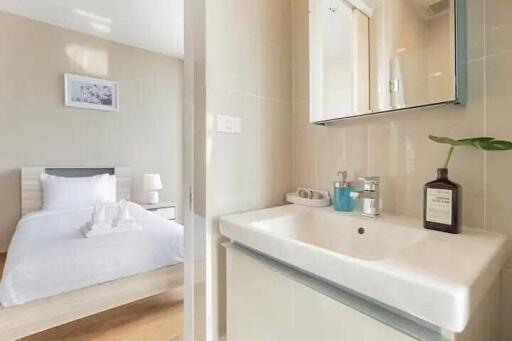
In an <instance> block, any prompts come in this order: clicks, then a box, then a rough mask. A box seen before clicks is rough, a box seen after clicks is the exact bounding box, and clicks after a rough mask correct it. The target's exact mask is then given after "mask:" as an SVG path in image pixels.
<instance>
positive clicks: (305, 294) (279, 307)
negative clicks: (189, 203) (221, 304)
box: [227, 246, 415, 341]
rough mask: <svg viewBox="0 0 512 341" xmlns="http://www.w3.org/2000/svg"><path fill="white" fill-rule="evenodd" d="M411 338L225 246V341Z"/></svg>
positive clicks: (321, 340)
mask: <svg viewBox="0 0 512 341" xmlns="http://www.w3.org/2000/svg"><path fill="white" fill-rule="evenodd" d="M312 340H315V341H328V340H329V341H330V340H340V341H343V340H358V341H365V340H366V341H375V340H379V341H387V340H389V341H401V340H415V339H414V338H412V337H410V336H408V335H405V334H403V333H401V332H399V331H397V330H396V329H393V328H391V327H389V326H387V325H386V324H384V323H382V322H379V321H377V320H375V319H373V318H371V317H369V316H367V315H365V314H362V313H360V312H358V311H356V310H354V309H352V308H350V307H348V306H346V305H343V304H342V303H340V302H338V301H336V300H334V299H332V298H330V297H328V296H326V295H325V294H323V293H320V292H318V291H317V290H315V289H312V288H310V287H308V285H307V284H304V283H301V282H300V281H299V280H297V279H296V278H294V275H293V274H290V273H283V272H281V271H280V270H278V269H276V268H273V267H272V266H271V265H269V264H268V263H266V262H265V261H262V259H260V258H258V257H255V256H253V255H251V254H250V253H247V252H245V250H244V249H242V248H239V247H236V246H235V247H233V246H230V247H228V249H227V341H312Z"/></svg>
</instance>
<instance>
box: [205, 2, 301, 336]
mask: <svg viewBox="0 0 512 341" xmlns="http://www.w3.org/2000/svg"><path fill="white" fill-rule="evenodd" d="M206 6H207V9H206V17H207V18H206V91H207V98H206V120H207V122H206V129H207V132H206V137H207V140H206V172H207V179H206V197H207V203H206V212H207V225H208V226H209V228H208V232H207V234H208V236H207V240H208V241H209V246H210V247H209V251H211V252H210V254H208V255H207V258H208V267H209V268H210V269H209V271H208V273H211V274H212V277H211V278H209V280H211V283H212V284H211V288H212V292H211V293H210V294H211V300H212V302H213V304H212V310H214V311H212V312H210V314H211V316H212V320H211V321H209V323H211V324H212V325H213V326H214V327H213V328H214V331H213V333H214V334H217V332H216V331H217V330H218V331H219V334H220V335H222V334H223V333H224V330H225V325H226V321H225V302H224V299H223V298H224V295H225V284H224V277H225V269H224V266H223V262H224V250H223V249H222V248H220V247H219V245H218V243H219V242H220V241H222V237H221V236H220V233H219V227H218V217H219V216H221V215H224V214H229V213H234V212H240V211H245V210H251V209H258V208H263V207H269V206H276V205H281V204H283V203H284V197H285V194H286V193H287V192H289V191H291V188H292V149H293V148H292V142H293V139H292V62H291V61H292V39H291V22H292V10H291V2H290V1H288V0H257V1H255V0H211V1H207V3H206ZM219 114H221V115H232V116H238V117H240V119H241V133H240V134H225V133H218V132H216V129H215V119H216V116H217V115H219ZM216 302H218V304H215V303H216Z"/></svg>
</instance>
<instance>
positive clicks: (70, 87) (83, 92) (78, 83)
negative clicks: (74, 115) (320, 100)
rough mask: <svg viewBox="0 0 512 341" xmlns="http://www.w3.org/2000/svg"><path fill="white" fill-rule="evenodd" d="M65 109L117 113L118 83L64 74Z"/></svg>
mask: <svg viewBox="0 0 512 341" xmlns="http://www.w3.org/2000/svg"><path fill="white" fill-rule="evenodd" d="M64 96H65V105H66V106H67V107H74V108H81V109H91V110H102V111H119V83H118V82H115V81H110V80H105V79H101V78H93V77H86V76H80V75H74V74H70V73H65V74H64Z"/></svg>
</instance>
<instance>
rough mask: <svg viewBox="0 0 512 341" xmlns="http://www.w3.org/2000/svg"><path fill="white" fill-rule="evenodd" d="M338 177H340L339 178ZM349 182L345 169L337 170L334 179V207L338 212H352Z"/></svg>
mask: <svg viewBox="0 0 512 341" xmlns="http://www.w3.org/2000/svg"><path fill="white" fill-rule="evenodd" d="M340 177H341V178H342V179H340ZM350 192H352V190H351V189H350V184H349V183H348V182H347V171H339V172H338V174H337V176H336V180H335V181H334V195H333V198H334V209H335V210H336V211H340V212H352V209H353V205H352V197H351V196H350Z"/></svg>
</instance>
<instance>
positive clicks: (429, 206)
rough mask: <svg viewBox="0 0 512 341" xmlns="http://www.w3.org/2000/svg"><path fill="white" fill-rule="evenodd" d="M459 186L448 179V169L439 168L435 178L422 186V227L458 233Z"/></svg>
mask: <svg viewBox="0 0 512 341" xmlns="http://www.w3.org/2000/svg"><path fill="white" fill-rule="evenodd" d="M460 207H461V187H460V186H459V185H458V184H456V183H454V182H452V181H450V180H449V179H448V169H447V168H439V169H438V170H437V179H436V180H434V181H431V182H429V183H427V184H425V186H424V187H423V227H425V228H426V229H429V230H437V231H442V232H448V233H460V225H459V224H460Z"/></svg>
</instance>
